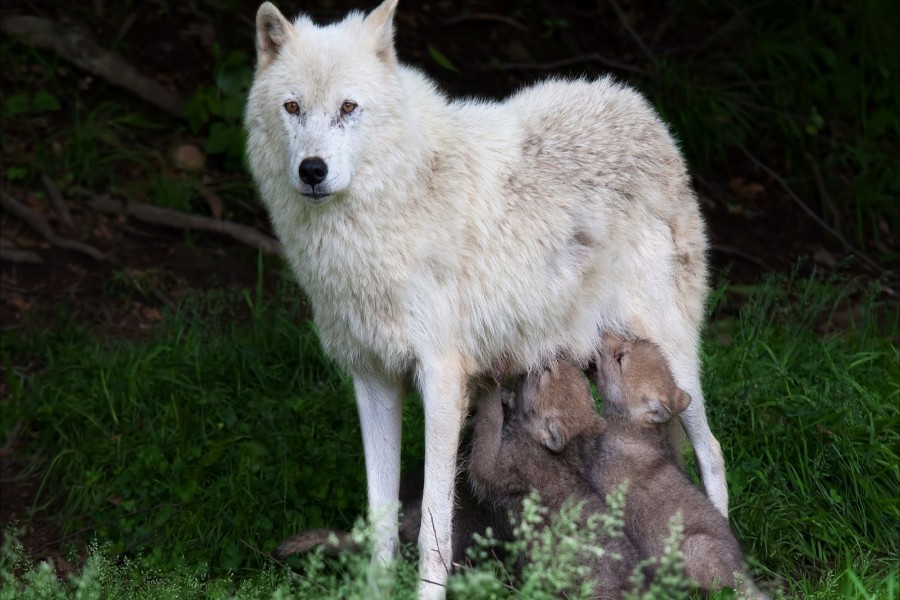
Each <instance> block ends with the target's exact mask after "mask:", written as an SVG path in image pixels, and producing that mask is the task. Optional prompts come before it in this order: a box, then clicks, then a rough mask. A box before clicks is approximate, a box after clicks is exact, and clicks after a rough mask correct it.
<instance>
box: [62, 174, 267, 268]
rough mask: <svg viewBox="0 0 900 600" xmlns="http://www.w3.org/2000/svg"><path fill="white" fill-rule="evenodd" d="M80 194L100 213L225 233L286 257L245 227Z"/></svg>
mask: <svg viewBox="0 0 900 600" xmlns="http://www.w3.org/2000/svg"><path fill="white" fill-rule="evenodd" d="M79 191H80V192H83V193H84V192H86V195H88V196H91V197H92V199H91V200H90V201H89V202H88V206H90V207H91V208H93V209H94V210H97V211H100V212H105V213H112V214H117V215H126V216H129V217H133V218H135V219H137V220H139V221H144V222H145V223H153V224H155V225H166V226H168V227H176V228H179V229H194V230H200V231H212V232H214V233H224V234H226V235H230V236H231V237H233V238H234V239H236V240H238V241H239V242H241V243H243V244H247V245H248V246H253V247H255V248H259V249H260V250H262V251H263V252H267V253H269V254H275V255H276V256H284V247H283V246H282V245H281V244H280V243H279V242H278V241H277V240H275V239H272V238H270V237H269V236H267V235H266V234H264V233H261V232H259V231H257V230H255V229H253V228H252V227H248V226H246V225H240V224H238V223H231V222H229V221H221V220H219V219H212V218H210V217H203V216H200V215H188V214H185V213H181V212H178V211H176V210H171V209H168V208H161V207H159V206H152V205H150V204H144V203H133V204H124V203H122V202H119V201H118V200H113V199H112V198H109V197H105V196H97V195H94V194H93V193H91V192H89V191H87V190H79Z"/></svg>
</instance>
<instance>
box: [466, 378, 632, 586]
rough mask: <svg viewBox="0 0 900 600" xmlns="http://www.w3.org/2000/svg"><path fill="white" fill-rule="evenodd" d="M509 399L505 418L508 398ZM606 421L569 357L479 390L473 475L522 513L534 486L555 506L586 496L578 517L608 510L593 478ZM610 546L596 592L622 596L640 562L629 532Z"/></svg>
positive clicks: (597, 573)
mask: <svg viewBox="0 0 900 600" xmlns="http://www.w3.org/2000/svg"><path fill="white" fill-rule="evenodd" d="M504 403H505V404H511V405H512V406H511V408H510V410H509V415H508V417H507V418H506V419H504V415H503V406H502V405H503V404H504ZM605 427H606V425H605V423H604V421H603V419H602V418H601V417H600V415H599V414H598V413H597V410H596V408H595V407H594V400H593V398H592V397H591V394H590V390H589V389H588V384H587V380H586V379H585V377H584V375H583V374H582V372H581V369H580V368H578V367H577V366H575V365H574V364H572V363H570V362H568V361H559V362H555V363H551V364H549V365H548V366H547V367H546V368H545V369H544V370H543V371H542V372H540V373H536V374H533V375H530V376H528V377H527V378H526V379H525V380H524V385H522V386H521V388H520V389H519V391H518V393H514V394H508V393H507V392H504V391H501V390H497V391H495V392H493V393H488V394H484V395H482V396H481V397H480V398H479V402H478V412H477V413H476V415H475V427H474V435H473V438H472V453H471V458H470V461H469V478H470V480H471V481H472V485H473V488H474V490H475V492H476V495H478V496H479V497H480V498H482V499H484V500H486V501H488V502H489V503H491V504H494V505H495V506H498V507H501V508H506V509H508V510H511V511H512V512H513V514H514V515H517V516H518V515H520V514H521V506H522V499H523V498H524V497H525V496H526V495H527V494H528V493H530V492H531V491H532V490H534V491H537V492H538V493H539V494H540V497H541V502H542V504H543V505H544V506H546V507H547V508H548V509H549V511H550V513H551V514H554V513H557V512H559V510H560V509H561V508H562V506H563V504H564V502H566V501H567V500H573V501H576V502H582V503H583V508H582V511H581V515H580V518H581V519H582V520H586V519H587V518H588V516H589V515H591V514H594V513H602V512H605V511H606V510H607V508H606V503H605V500H604V496H602V495H601V494H600V493H598V489H597V486H596V485H595V482H593V481H592V480H591V477H592V473H593V471H592V466H593V463H594V460H595V449H596V447H597V442H598V439H599V438H600V436H601V434H602V433H603V431H604V429H605ZM604 549H606V550H607V551H609V552H611V553H613V554H616V555H617V556H618V557H617V558H614V557H612V556H610V555H607V556H605V557H603V558H601V559H598V560H596V562H595V563H594V564H593V565H592V567H593V568H592V571H593V572H592V578H593V579H595V580H596V583H597V588H596V589H595V597H596V598H603V599H607V598H609V599H613V598H619V597H620V594H621V591H622V590H623V589H624V588H625V587H626V584H627V582H628V577H629V575H630V574H631V571H632V569H633V567H634V565H635V563H636V560H635V559H636V556H637V555H636V551H635V548H634V547H633V545H632V544H631V542H630V541H629V540H628V539H627V537H613V538H610V539H608V540H606V541H605V542H604Z"/></svg>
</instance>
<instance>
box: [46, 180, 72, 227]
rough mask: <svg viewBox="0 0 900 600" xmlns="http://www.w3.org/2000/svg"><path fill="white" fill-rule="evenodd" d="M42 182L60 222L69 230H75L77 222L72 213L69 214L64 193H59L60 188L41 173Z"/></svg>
mask: <svg viewBox="0 0 900 600" xmlns="http://www.w3.org/2000/svg"><path fill="white" fill-rule="evenodd" d="M41 181H42V182H43V184H44V189H45V190H47V197H48V198H49V199H50V204H51V206H53V210H55V211H56V214H57V215H58V216H59V220H60V221H62V223H63V225H65V226H66V227H68V228H69V229H75V221H73V220H72V213H70V212H69V206H68V205H67V204H66V200H65V198H63V195H62V192H61V191H59V186H57V185H56V182H55V181H53V179H51V178H50V176H49V175H47V174H46V173H41Z"/></svg>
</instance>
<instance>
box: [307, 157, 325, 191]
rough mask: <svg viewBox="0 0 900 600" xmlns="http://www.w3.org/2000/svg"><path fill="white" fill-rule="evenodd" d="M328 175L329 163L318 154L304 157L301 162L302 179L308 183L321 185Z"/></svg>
mask: <svg viewBox="0 0 900 600" xmlns="http://www.w3.org/2000/svg"><path fill="white" fill-rule="evenodd" d="M326 175H328V165H326V164H325V161H324V160H322V159H321V158H319V157H318V156H314V157H313V158H304V159H303V162H301V163H300V179H302V180H303V183H305V184H306V185H319V184H320V183H322V182H323V181H324V180H325V176H326Z"/></svg>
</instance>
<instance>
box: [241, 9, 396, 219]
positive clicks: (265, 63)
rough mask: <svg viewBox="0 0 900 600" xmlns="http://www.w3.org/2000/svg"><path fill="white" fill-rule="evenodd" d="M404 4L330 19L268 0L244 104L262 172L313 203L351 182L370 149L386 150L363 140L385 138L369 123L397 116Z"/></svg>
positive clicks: (254, 164) (253, 160)
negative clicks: (399, 11) (397, 30)
mask: <svg viewBox="0 0 900 600" xmlns="http://www.w3.org/2000/svg"><path fill="white" fill-rule="evenodd" d="M396 6H397V0H385V1H384V2H383V3H382V4H381V5H380V6H379V7H378V8H376V9H375V10H374V11H373V12H372V13H371V14H369V15H368V16H363V15H362V13H359V12H354V13H350V14H349V15H348V16H347V17H346V18H345V19H344V20H343V21H341V22H339V23H335V24H332V25H327V26H322V27H320V26H317V25H315V24H314V23H313V22H312V21H311V20H310V19H309V18H307V17H305V16H300V17H298V18H297V19H296V20H295V21H294V22H293V23H291V22H290V21H288V20H287V19H286V18H285V17H284V16H283V15H282V14H281V12H279V11H278V9H277V8H275V6H274V5H272V4H271V3H269V2H266V3H265V4H263V5H262V6H260V7H259V11H258V12H257V14H256V52H257V66H256V75H255V77H254V81H253V87H252V89H251V91H250V96H249V99H248V102H247V113H246V126H247V129H248V132H249V140H248V155H249V159H250V166H251V169H252V171H253V174H254V176H255V177H256V179H257V181H261V180H272V179H274V182H272V183H273V184H274V185H278V186H280V187H281V188H282V189H284V187H285V186H289V188H292V189H293V190H294V191H295V192H296V193H298V194H300V195H302V196H303V197H305V198H306V199H307V200H308V201H309V202H310V203H312V204H319V203H321V202H324V201H326V200H327V199H329V198H330V197H332V196H333V195H335V194H340V193H342V192H345V191H346V190H347V189H348V188H349V187H350V185H351V183H352V180H353V175H354V173H355V172H356V171H357V169H358V168H359V167H360V162H361V160H362V157H363V156H364V154H365V153H367V152H368V153H370V154H371V153H376V152H377V150H378V149H377V147H368V148H367V147H365V146H366V144H367V143H368V144H377V143H378V135H377V132H373V131H371V129H372V128H373V126H374V125H375V124H377V123H379V121H381V122H384V121H391V120H393V119H395V118H396V116H397V115H396V114H394V113H397V112H398V109H397V108H396V107H397V106H398V105H399V102H398V101H397V99H396V98H393V97H392V94H397V95H399V91H397V88H398V87H399V86H396V85H393V86H392V85H390V83H391V82H392V81H394V80H396V77H397V73H396V71H397V63H396V55H395V53H394V44H393V16H394V9H395V8H396ZM367 130H368V131H367ZM265 195H266V194H265V193H264V196H265Z"/></svg>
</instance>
